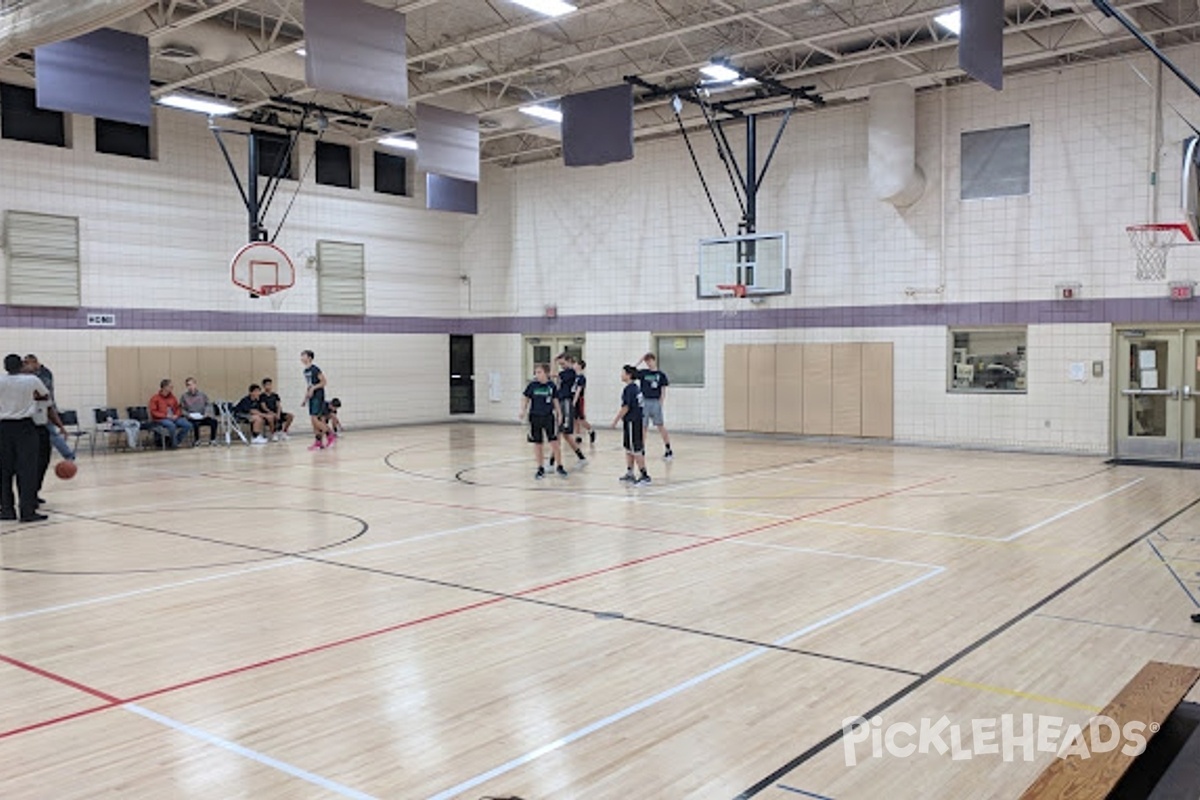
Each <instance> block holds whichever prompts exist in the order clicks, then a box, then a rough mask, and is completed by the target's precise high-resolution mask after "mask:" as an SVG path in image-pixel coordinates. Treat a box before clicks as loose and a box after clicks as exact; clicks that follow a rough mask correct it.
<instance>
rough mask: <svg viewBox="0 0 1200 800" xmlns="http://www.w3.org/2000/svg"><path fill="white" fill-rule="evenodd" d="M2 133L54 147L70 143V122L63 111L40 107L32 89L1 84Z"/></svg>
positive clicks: (0, 120) (0, 115)
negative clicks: (68, 123) (68, 140)
mask: <svg viewBox="0 0 1200 800" xmlns="http://www.w3.org/2000/svg"><path fill="white" fill-rule="evenodd" d="M0 136H2V137H4V138H5V139H18V140H20V141H22V142H37V143H38V144H49V145H54V146H55V147H66V146H67V126H66V121H65V119H64V117H63V115H62V113H61V112H58V111H43V110H42V109H40V108H38V107H37V93H36V92H34V90H33V89H27V88H25V87H24V86H13V85H12V84H8V83H4V84H0Z"/></svg>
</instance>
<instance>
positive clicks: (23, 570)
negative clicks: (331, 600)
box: [0, 506, 370, 577]
mask: <svg viewBox="0 0 1200 800" xmlns="http://www.w3.org/2000/svg"><path fill="white" fill-rule="evenodd" d="M178 510H180V511H183V510H185V509H178ZM206 510H209V511H299V512H302V513H307V514H321V515H324V516H331V517H341V518H343V519H346V520H350V521H352V522H355V523H357V524H358V526H359V528H358V532H357V533H354V534H352V535H350V536H346V537H343V538H341V539H339V540H337V541H335V542H330V543H329V544H323V545H321V546H320V547H313V548H311V549H308V550H301V551H298V552H297V553H276V552H273V551H270V550H260V551H259V552H264V553H270V555H266V556H264V557H263V558H243V559H235V560H233V561H216V562H211V563H205V564H192V565H187V566H181V567H154V568H146V569H116V570H54V569H34V568H30V567H15V566H12V565H9V564H0V572H12V573H16V574H20V575H59V576H75V577H82V576H98V575H156V574H160V573H162V574H166V573H170V572H189V571H191V570H201V569H216V568H218V567H236V566H242V565H245V564H259V563H262V562H265V561H275V560H278V559H281V558H287V557H292V558H301V557H302V556H303V554H306V553H320V552H322V551H325V550H330V549H333V548H335V547H341V546H343V545H345V544H349V543H350V542H353V541H354V540H356V539H358V538H360V537H362V536H365V535H366V533H367V531H368V530H370V526H369V525H368V524H367V521H366V520H364V519H362V518H360V517H356V516H353V515H352V514H343V513H341V512H337V511H325V510H322V509H311V508H286V509H280V508H269V507H255V508H243V507H227V506H222V507H217V508H209V509H206ZM55 513H56V514H58V515H59V516H61V517H67V518H70V519H74V520H84V521H87V522H95V523H99V524H101V525H113V526H116V527H118V528H128V529H130V530H136V531H142V532H144V533H158V534H162V535H164V536H175V537H179V538H184V539H193V540H195V541H202V542H205V543H208V544H216V545H221V546H224V547H232V548H235V549H242V550H245V549H248V548H251V547H252V546H250V545H243V544H239V543H236V542H229V541H225V540H222V539H211V538H208V537H203V536H197V535H194V534H188V533H180V532H179V531H172V530H168V529H166V528H158V527H154V526H153V525H139V524H137V523H133V522H122V521H119V520H115V519H107V518H105V517H93V516H88V515H86V514H73V513H70V512H66V511H58V512H55ZM117 513H120V512H117ZM131 513H141V514H156V513H161V512H158V511H141V512H131ZM38 527H45V526H38Z"/></svg>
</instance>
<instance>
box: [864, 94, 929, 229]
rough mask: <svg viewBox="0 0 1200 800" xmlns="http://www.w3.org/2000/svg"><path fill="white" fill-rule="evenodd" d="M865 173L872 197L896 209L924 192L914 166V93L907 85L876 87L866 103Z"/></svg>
mask: <svg viewBox="0 0 1200 800" xmlns="http://www.w3.org/2000/svg"><path fill="white" fill-rule="evenodd" d="M867 105H868V108H869V112H868V113H869V120H868V122H867V148H868V159H867V171H868V174H869V176H870V179H871V190H872V191H873V192H874V193H875V196H876V197H877V198H879V199H880V200H883V201H884V202H887V203H891V204H892V205H894V206H896V207H897V208H905V207H907V206H910V205H912V204H913V203H915V202H916V201H917V200H918V199H920V197H921V194H922V193H923V192H924V191H925V175H924V173H922V172H921V168H920V167H918V166H917V90H916V89H914V88H913V87H912V86H909V85H908V84H906V83H893V84H888V85H885V86H875V87H872V89H871V94H870V98H869V100H868V101H867Z"/></svg>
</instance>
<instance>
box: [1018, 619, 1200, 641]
mask: <svg viewBox="0 0 1200 800" xmlns="http://www.w3.org/2000/svg"><path fill="white" fill-rule="evenodd" d="M1034 616H1035V617H1045V618H1046V619H1057V620H1062V621H1063V622H1079V623H1082V624H1084V625H1095V626H1096V627H1097V628H1119V629H1120V630H1123V631H1138V632H1139V633H1153V634H1155V635H1157V636H1173V637H1174V638H1176V639H1194V640H1200V636H1189V635H1188V634H1186V633H1175V632H1173V631H1159V630H1155V629H1154V628H1139V627H1138V626H1136V625H1118V624H1117V623H1115V622H1097V621H1096V620H1094V619H1083V618H1082V617H1064V616H1060V615H1058V614H1034Z"/></svg>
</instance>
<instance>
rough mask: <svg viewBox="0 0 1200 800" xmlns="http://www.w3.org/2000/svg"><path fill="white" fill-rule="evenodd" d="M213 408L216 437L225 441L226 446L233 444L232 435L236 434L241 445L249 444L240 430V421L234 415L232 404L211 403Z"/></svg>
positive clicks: (222, 402)
mask: <svg viewBox="0 0 1200 800" xmlns="http://www.w3.org/2000/svg"><path fill="white" fill-rule="evenodd" d="M213 408H215V409H216V410H217V425H218V428H219V433H218V435H219V436H221V437H222V438H224V439H225V444H226V445H230V444H233V434H237V437H238V438H239V439H241V440H242V444H246V445H248V444H250V440H249V439H248V438H247V437H246V432H245V431H243V430H242V423H241V421H240V420H239V419H238V418H237V414H236V413H234V410H233V404H232V403H229V402H226V401H218V402H215V403H213Z"/></svg>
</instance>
